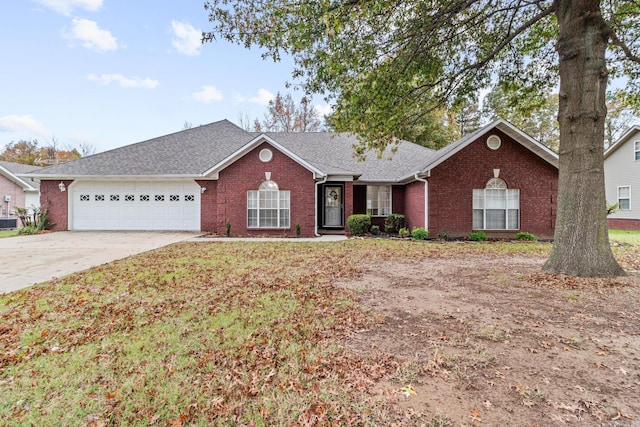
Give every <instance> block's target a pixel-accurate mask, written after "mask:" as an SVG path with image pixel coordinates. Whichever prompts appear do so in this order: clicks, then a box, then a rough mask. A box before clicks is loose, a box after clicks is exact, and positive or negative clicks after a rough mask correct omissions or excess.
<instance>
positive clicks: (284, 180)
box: [202, 143, 353, 237]
mask: <svg viewBox="0 0 640 427" xmlns="http://www.w3.org/2000/svg"><path fill="white" fill-rule="evenodd" d="M263 148H269V149H270V150H271V151H272V152H273V158H272V159H271V161H270V162H268V163H263V162H261V161H260V159H259V158H258V154H259V153H260V150H262V149H263ZM265 172H271V180H272V181H274V182H275V183H276V184H278V188H279V189H280V190H289V191H290V192H291V207H290V209H291V227H290V228H288V229H284V230H282V229H249V228H247V191H249V190H257V189H258V187H259V186H260V184H261V183H262V182H263V181H265ZM315 186H316V184H315V182H314V180H313V174H312V173H311V172H310V171H309V170H308V169H306V168H304V167H303V166H301V165H300V164H298V163H297V162H295V161H294V160H292V159H290V158H289V157H287V156H286V155H285V154H283V153H281V152H279V151H278V150H276V149H275V148H273V147H271V146H270V145H269V144H267V143H264V144H261V145H260V146H259V147H256V148H255V149H253V150H251V151H250V152H249V153H247V154H246V155H245V156H243V157H242V158H240V159H239V160H237V161H236V162H234V163H233V164H232V165H230V166H229V167H227V168H225V169H224V170H222V171H221V172H220V176H219V179H218V182H217V194H216V200H215V204H216V208H215V214H214V215H215V221H214V223H213V224H211V225H212V226H213V230H214V231H217V232H218V233H219V234H224V233H225V224H226V222H227V220H228V221H229V222H230V223H231V235H233V236H248V235H255V236H260V235H274V236H295V235H296V222H299V223H300V235H301V236H306V237H309V236H313V235H314V231H315V210H314V208H315V201H314V197H315ZM207 188H208V187H207ZM207 192H208V189H207ZM207 192H205V193H204V194H207ZM351 198H352V188H351V186H350V185H345V201H347V200H348V203H349V204H350V206H351V204H352V201H351ZM345 205H346V203H345ZM347 209H348V208H347V206H345V212H346V211H347ZM202 210H203V211H204V210H205V209H204V208H203V209H202ZM351 210H353V207H351Z"/></svg>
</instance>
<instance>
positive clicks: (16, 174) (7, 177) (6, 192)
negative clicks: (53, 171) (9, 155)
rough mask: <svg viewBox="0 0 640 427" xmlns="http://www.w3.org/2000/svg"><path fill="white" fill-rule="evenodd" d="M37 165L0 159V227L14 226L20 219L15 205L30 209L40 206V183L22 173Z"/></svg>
mask: <svg viewBox="0 0 640 427" xmlns="http://www.w3.org/2000/svg"><path fill="white" fill-rule="evenodd" d="M38 169H40V168H39V167H38V166H33V165H24V164H22V163H14V162H5V161H0V203H2V205H0V208H1V209H0V228H16V227H19V226H20V221H19V220H18V216H17V215H16V209H15V208H16V207H18V208H25V209H30V208H31V207H36V208H37V207H39V206H40V183H39V182H38V181H37V180H32V179H30V178H25V177H24V174H26V173H28V172H33V171H35V170H38Z"/></svg>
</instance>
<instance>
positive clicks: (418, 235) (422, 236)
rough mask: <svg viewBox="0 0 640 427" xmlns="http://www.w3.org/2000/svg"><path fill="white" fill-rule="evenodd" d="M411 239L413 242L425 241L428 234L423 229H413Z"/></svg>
mask: <svg viewBox="0 0 640 427" xmlns="http://www.w3.org/2000/svg"><path fill="white" fill-rule="evenodd" d="M411 237H413V240H427V237H429V232H428V231H427V230H426V229H425V228H424V227H418V228H414V229H413V231H412V232H411Z"/></svg>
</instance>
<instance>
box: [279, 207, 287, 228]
mask: <svg viewBox="0 0 640 427" xmlns="http://www.w3.org/2000/svg"><path fill="white" fill-rule="evenodd" d="M280 227H282V228H287V227H289V210H288V209H283V210H281V211H280Z"/></svg>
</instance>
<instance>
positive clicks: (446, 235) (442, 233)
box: [438, 228, 451, 240]
mask: <svg viewBox="0 0 640 427" xmlns="http://www.w3.org/2000/svg"><path fill="white" fill-rule="evenodd" d="M438 238H439V239H440V240H450V239H451V237H450V236H449V233H448V232H447V230H445V229H444V228H443V229H442V230H440V233H438Z"/></svg>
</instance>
